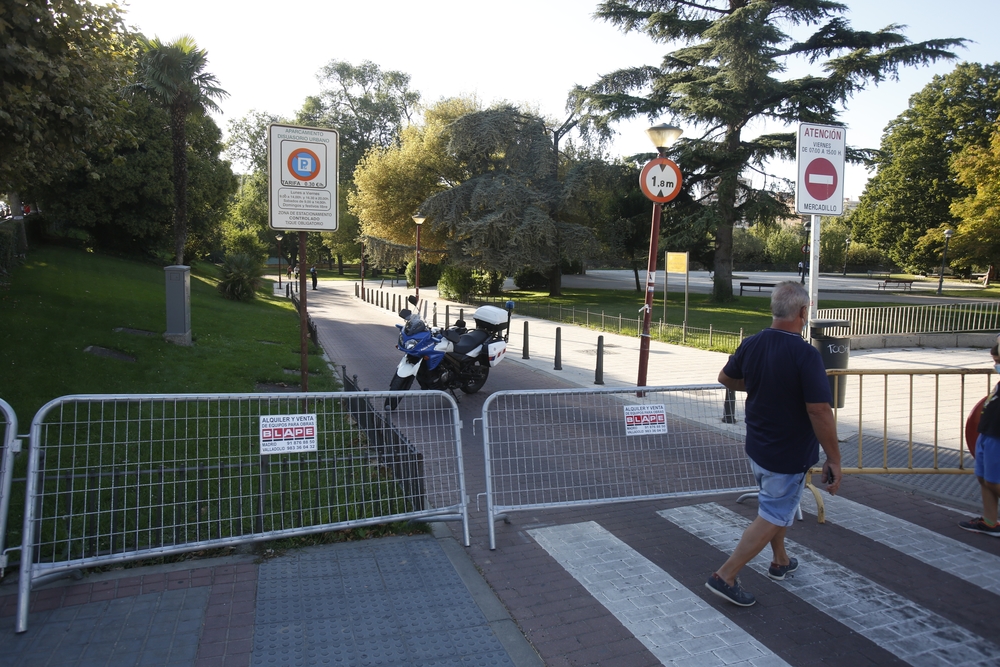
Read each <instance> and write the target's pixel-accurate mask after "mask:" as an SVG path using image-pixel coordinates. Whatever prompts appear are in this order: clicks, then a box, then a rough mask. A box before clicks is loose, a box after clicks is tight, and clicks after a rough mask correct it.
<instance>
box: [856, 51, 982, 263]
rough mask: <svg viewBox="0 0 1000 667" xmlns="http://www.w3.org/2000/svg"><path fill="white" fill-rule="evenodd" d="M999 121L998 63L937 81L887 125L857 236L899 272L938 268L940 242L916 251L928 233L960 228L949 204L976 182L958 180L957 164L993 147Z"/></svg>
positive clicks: (966, 67)
mask: <svg viewBox="0 0 1000 667" xmlns="http://www.w3.org/2000/svg"><path fill="white" fill-rule="evenodd" d="M998 118H1000V63H995V64H993V65H979V64H977V63H962V64H961V65H959V66H958V67H956V68H955V70H954V71H952V72H951V73H950V74H947V75H945V76H936V77H934V79H933V80H932V81H931V82H930V83H929V84H927V86H925V87H924V89H923V90H921V91H920V92H919V93H917V94H915V95H914V96H913V97H911V98H910V104H909V106H908V108H907V109H906V111H904V112H903V113H902V114H900V115H899V116H898V117H897V118H896V119H894V120H893V121H892V122H891V123H889V125H888V126H887V127H886V130H885V133H884V134H883V137H882V145H881V148H880V150H879V153H878V155H877V156H876V158H875V165H876V167H877V169H878V171H877V172H876V174H875V176H873V177H872V179H871V180H870V181H869V182H868V186H867V187H866V188H865V192H864V194H862V196H861V201H860V204H859V206H858V208H857V210H856V211H855V212H854V213H853V215H852V216H851V221H852V223H853V226H854V234H855V236H856V237H857V239H858V240H861V241H865V242H867V243H869V244H871V245H873V246H875V247H877V248H880V249H882V250H883V251H885V252H886V253H887V254H888V255H889V257H890V258H892V260H893V261H895V262H896V263H897V264H898V265H899V266H901V267H904V268H907V269H910V270H915V271H926V270H928V269H930V268H933V267H934V266H937V263H939V262H940V259H941V254H940V248H938V247H937V242H935V241H934V240H933V239H929V240H928V242H927V243H924V244H920V248H919V249H918V243H919V241H920V239H921V237H922V236H924V234H925V233H927V232H928V230H932V229H937V228H938V227H939V226H941V225H949V226H952V227H953V226H954V225H956V224H957V223H958V217H959V215H960V214H959V213H957V212H954V211H953V209H952V205H953V204H955V203H956V202H958V201H961V200H963V199H964V198H966V197H967V196H969V195H970V194H974V191H975V183H974V181H975V179H974V178H973V179H972V180H971V181H965V182H963V181H961V180H960V179H958V178H956V173H955V170H954V169H953V167H952V161H953V160H954V159H955V158H956V156H958V155H959V154H961V153H963V151H976V150H979V149H985V148H986V147H987V146H989V142H990V135H991V133H992V132H993V128H994V126H995V123H996V122H997V119H998ZM970 155H971V153H970ZM942 238H943V237H942ZM935 256H936V260H935V259H934V257H935ZM936 262H937V263H936Z"/></svg>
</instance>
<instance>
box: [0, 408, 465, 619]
mask: <svg viewBox="0 0 1000 667" xmlns="http://www.w3.org/2000/svg"><path fill="white" fill-rule="evenodd" d="M388 396H395V397H397V398H398V397H400V396H401V394H400V393H398V392H397V393H394V394H391V393H390V392H381V393H380V392H336V393H301V394H298V393H280V394H186V395H131V396H111V395H103V396H65V397H63V398H59V399H56V400H54V401H51V402H49V403H48V404H47V405H45V406H44V407H43V408H42V409H41V410H40V411H39V412H38V414H37V415H36V416H35V418H34V420H33V422H32V425H31V441H30V442H31V444H30V449H29V458H28V471H27V489H26V500H25V517H24V532H23V543H22V551H21V564H20V567H21V569H20V573H21V576H20V580H19V588H18V610H17V622H16V631H17V632H23V631H24V630H25V629H26V628H27V615H28V601H29V596H30V591H31V587H32V584H33V583H38V582H40V581H42V580H44V579H48V578H50V577H53V576H56V575H59V574H61V573H66V572H67V571H69V570H75V569H79V568H84V567H92V566H95V565H101V564H107V563H111V562H123V561H128V560H135V559H139V558H149V557H153V556H164V555H169V554H177V553H183V552H187V551H194V550H199V549H206V548H218V547H222V546H228V545H234V544H240V543H247V542H256V541H262V540H272V539H276V538H282V537H291V536H299V535H306V534H310V533H318V532H324V531H329V530H334V529H342V528H351V527H356V526H365V525H372V524H377V523H387V522H391V521H398V520H422V521H445V520H450V521H461V522H462V525H463V531H464V540H465V545H466V546H468V545H469V529H468V507H467V501H466V498H467V495H466V490H465V475H464V469H463V464H462V447H461V434H460V433H461V431H460V421H459V415H458V406H457V405H456V403H455V400H454V398H452V397H451V396H449V395H448V394H445V393H443V392H432V391H421V392H407V393H405V394H403V395H402V400H400V401H399V404H398V406H397V407H396V408H395V410H393V411H391V412H384V411H383V410H382V405H383V402H384V400H385V399H386V398H387V397H388ZM8 432H9V431H8ZM5 449H6V448H5Z"/></svg>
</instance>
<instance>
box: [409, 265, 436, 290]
mask: <svg viewBox="0 0 1000 667" xmlns="http://www.w3.org/2000/svg"><path fill="white" fill-rule="evenodd" d="M440 278H441V265H440V264H431V263H430V262H420V286H421V287H431V286H433V285H437V282H438V280H440ZM416 279H417V263H416V261H411V262H410V263H409V264H407V265H406V285H407V286H408V287H413V283H415V282H416Z"/></svg>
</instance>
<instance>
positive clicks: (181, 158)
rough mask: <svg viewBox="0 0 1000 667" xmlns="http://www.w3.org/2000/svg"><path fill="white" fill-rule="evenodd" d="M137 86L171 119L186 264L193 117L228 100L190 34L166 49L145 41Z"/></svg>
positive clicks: (177, 223) (177, 233)
mask: <svg viewBox="0 0 1000 667" xmlns="http://www.w3.org/2000/svg"><path fill="white" fill-rule="evenodd" d="M140 51H141V52H140V55H139V61H138V67H137V71H138V81H137V82H136V83H135V84H133V88H134V89H136V90H142V91H144V92H145V93H146V94H147V95H149V97H150V99H152V100H153V101H154V102H155V103H156V104H158V105H160V106H161V107H162V108H164V109H166V110H167V112H168V113H169V115H170V140H171V149H172V150H171V152H172V158H173V178H172V181H173V185H174V255H175V258H176V259H175V260H174V261H175V262H176V263H177V264H183V263H184V246H185V244H186V243H187V234H188V163H187V152H188V140H187V135H186V132H185V130H186V128H187V118H188V115H189V114H191V113H192V112H195V111H205V110H210V111H220V109H219V106H218V105H217V104H216V103H215V100H217V99H222V98H224V97H227V96H228V93H227V92H226V91H224V90H223V89H222V88H220V87H219V85H218V80H217V79H216V78H215V75H214V74H211V73H209V72H206V71H205V68H206V67H208V52H207V51H205V50H204V49H199V48H198V45H197V44H196V43H195V41H194V39H193V38H192V37H190V36H189V35H184V36H182V37H179V38H177V39H176V40H175V41H173V42H171V43H169V44H167V43H164V42H161V41H160V40H159V38H156V37H154V38H153V39H151V40H147V39H145V38H143V39H140Z"/></svg>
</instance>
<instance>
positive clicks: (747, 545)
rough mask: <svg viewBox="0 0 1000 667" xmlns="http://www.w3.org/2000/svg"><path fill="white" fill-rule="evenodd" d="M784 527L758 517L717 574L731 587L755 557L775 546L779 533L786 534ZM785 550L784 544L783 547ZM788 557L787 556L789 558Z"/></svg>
mask: <svg viewBox="0 0 1000 667" xmlns="http://www.w3.org/2000/svg"><path fill="white" fill-rule="evenodd" d="M785 530H786V529H785V527H784V526H775V525H774V524H773V523H771V522H769V521H768V520H767V519H764V518H763V517H760V516H758V517H757V518H756V519H754V520H753V523H751V524H750V526H749V527H748V528H747V529H746V530H745V531H744V532H743V536H742V537H741V538H740V543H739V544H737V545H736V549H735V550H734V551H733V554H732V555H731V556H730V557H729V558H728V559H727V560H726V562H725V563H723V564H722V567H720V568H719V569H718V570H717V571H716V572H715V573H716V574H717V575H719V577H720V578H721V579H722V580H723V581H725V582H726V583H727V584H729V585H730V586H732V585H733V583H734V582H735V581H736V575H738V574H739V573H740V570H742V569H743V567H744V566H745V565H746V564H747V563H749V562H750V561H751V560H753V559H754V557H755V556H756V555H757V554H759V553H760V552H761V551H763V550H764V547H766V546H767V545H768V544H769V543H771V544H772V546H773V540H774V539H775V536H776V535H778V533H781V534H782V535H783V534H784V532H785ZM781 548H782V550H784V544H782V546H781ZM787 557H788V556H785V558H787Z"/></svg>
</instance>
